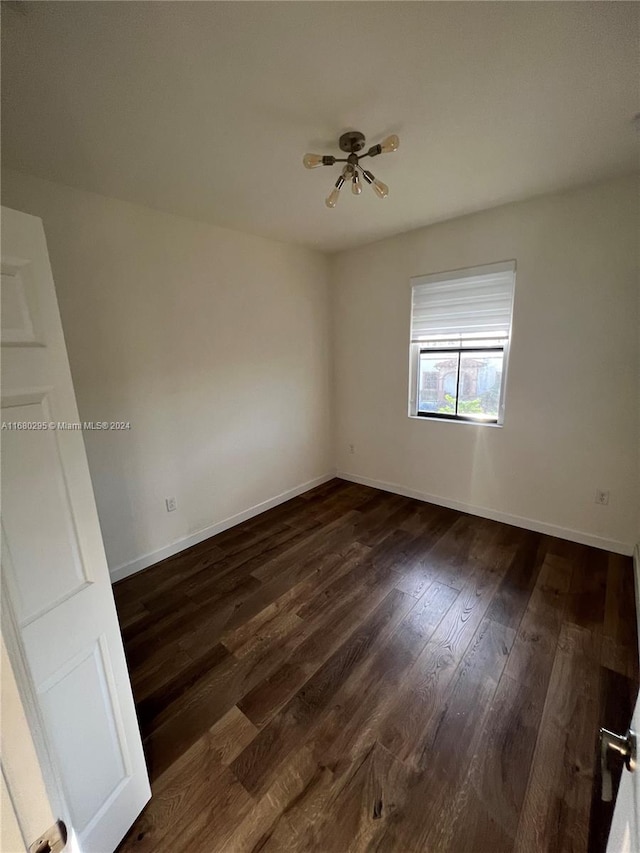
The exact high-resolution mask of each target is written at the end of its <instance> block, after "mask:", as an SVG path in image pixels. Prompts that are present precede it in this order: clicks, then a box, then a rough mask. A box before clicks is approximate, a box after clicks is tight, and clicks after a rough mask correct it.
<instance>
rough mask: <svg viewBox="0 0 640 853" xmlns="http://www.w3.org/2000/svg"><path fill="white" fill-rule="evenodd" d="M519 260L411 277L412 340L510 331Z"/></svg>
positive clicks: (486, 334) (507, 332) (474, 335)
mask: <svg viewBox="0 0 640 853" xmlns="http://www.w3.org/2000/svg"><path fill="white" fill-rule="evenodd" d="M514 279H515V261H507V262H505V263H500V264H493V265H491V266H484V267H476V268H474V269H469V270H457V271H455V272H450V273H442V274H436V275H427V276H418V277H416V278H412V279H411V288H412V298H411V340H412V342H413V343H420V341H425V340H429V339H433V338H443V339H444V338H458V337H469V336H473V337H480V336H486V337H491V336H497V335H505V334H506V335H508V334H509V331H510V328H511V309H512V305H513V284H514Z"/></svg>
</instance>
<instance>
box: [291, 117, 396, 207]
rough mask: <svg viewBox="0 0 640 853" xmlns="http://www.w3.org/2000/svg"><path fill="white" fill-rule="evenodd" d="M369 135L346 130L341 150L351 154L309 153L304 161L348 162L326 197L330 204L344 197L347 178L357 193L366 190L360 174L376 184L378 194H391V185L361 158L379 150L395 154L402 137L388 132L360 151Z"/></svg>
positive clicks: (322, 163)
mask: <svg viewBox="0 0 640 853" xmlns="http://www.w3.org/2000/svg"><path fill="white" fill-rule="evenodd" d="M365 141H366V140H365V137H364V134H363V133H360V131H359V130H350V131H348V132H347V133H343V134H342V136H341V137H340V139H339V140H338V145H339V147H340V150H341V151H344V152H346V153H347V154H348V157H334V156H333V155H332V154H305V155H304V157H303V158H302V162H303V164H304V166H305V168H307V169H315V168H316V167H317V166H333V165H334V164H335V163H346V164H347V165H346V166H345V167H344V169H343V170H342V174H341V175H340V177H339V178H338V180H337V181H336V183H335V186H334V187H333V189H332V190H331V192H330V193H329V195H328V196H327V198H326V199H325V204H326V205H327V207H331V208H333V207H335V206H336V204H337V203H338V198H339V197H340V190H341V189H342V187H343V185H344V183H345V181H348V180H350V181H351V192H352V193H353V194H354V195H360V193H361V192H362V183H361V181H360V175H362V177H363V178H364V180H365V181H366V182H367V184H369V186H371V187H373V189H374V191H375V193H376V195H377V196H378V197H379V198H387V196H388V195H389V187H388V186H387V185H386V184H383V183H382V181H379V180H378V179H377V178H376V177H375V175H373V174H372V173H371V172H370V171H369V170H368V169H364V168H363V167H362V165H361V164H360V160H362V159H363V158H364V157H377V156H378V154H391V153H393V152H394V151H397V150H398V146H399V145H400V140H399V138H398V137H397V136H396V134H395V133H393V134H391V136H387V137H386V139H383V140H382V142H380V143H379V144H378V145H372V146H371V148H369V150H368V151H366V152H365V153H364V154H358V151H362V149H363V148H364V146H365Z"/></svg>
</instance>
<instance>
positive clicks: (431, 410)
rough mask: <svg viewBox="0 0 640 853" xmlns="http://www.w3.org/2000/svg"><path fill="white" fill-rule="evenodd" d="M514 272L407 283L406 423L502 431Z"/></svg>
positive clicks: (503, 266) (463, 273) (475, 272)
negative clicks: (428, 421) (453, 423)
mask: <svg viewBox="0 0 640 853" xmlns="http://www.w3.org/2000/svg"><path fill="white" fill-rule="evenodd" d="M515 268H516V265H515V261H507V262H505V263H500V264H492V265H491V266H484V267H475V268H474V269H469V270H456V271H454V272H448V273H440V274H437V275H427V276H419V277H417V278H413V279H411V371H410V389H409V414H410V415H411V416H413V417H422V418H444V419H448V420H458V421H475V422H476V423H493V424H501V423H502V421H503V414H504V388H505V378H506V371H507V359H508V354H509V337H510V334H511V309H512V305H513V287H514V282H515Z"/></svg>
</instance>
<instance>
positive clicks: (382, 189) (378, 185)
mask: <svg viewBox="0 0 640 853" xmlns="http://www.w3.org/2000/svg"><path fill="white" fill-rule="evenodd" d="M373 189H374V190H375V193H376V195H377V196H378V197H379V198H386V197H387V196H388V195H389V187H388V186H387V185H386V184H383V183H382V181H379V180H378V179H377V178H376V179H375V180H374V182H373Z"/></svg>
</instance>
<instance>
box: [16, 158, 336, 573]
mask: <svg viewBox="0 0 640 853" xmlns="http://www.w3.org/2000/svg"><path fill="white" fill-rule="evenodd" d="M2 203H3V204H4V205H6V206H8V207H13V208H15V209H18V210H23V211H25V212H27V213H32V214H35V215H37V216H40V217H42V219H43V221H44V228H45V233H46V235H47V242H48V246H49V254H50V258H51V265H52V268H53V274H54V278H55V282H56V290H57V293H58V301H59V305H60V312H61V315H62V323H63V327H64V332H65V337H66V342H67V348H68V352H69V359H70V362H71V369H72V373H73V379H74V384H75V389H76V395H77V400H78V407H79V410H80V416H81V418H82V419H83V420H92V421H98V420H100V421H130V422H131V430H130V431H125V432H85V433H84V437H85V444H86V447H87V454H88V457H89V466H90V469H91V475H92V479H93V483H94V489H95V494H96V500H97V504H98V512H99V516H100V523H101V526H102V532H103V536H104V542H105V547H106V552H107V558H108V561H109V566H110V568H111V571H112V574H114V573H115V576H120V575H122V574H123V573H124V572H125V571H128V570H130V569H131V568H136V569H137V568H140V567H142V566H143V565H148V564H151V563H153V562H155V561H156V560H157V559H159V558H160V557H162V556H166V555H167V554H168V553H169V552H173V551H175V550H178V549H179V548H180V547H183V546H184V545H186V544H189V542H190V541H191V540H190V539H187V540H186V541H185V537H190V536H191V535H192V534H197V533H198V532H199V531H202V530H203V529H207V528H211V526H213V530H209V531H208V533H209V534H210V533H213V532H216V530H217V529H218V526H219V525H221V524H222V523H223V522H225V520H226V519H229V518H230V517H232V516H235V515H236V514H238V513H245V512H247V511H251V508H254V507H256V505H258V504H261V503H262V502H264V501H270V500H271V499H273V498H275V497H277V496H279V495H282V493H287V492H289V491H290V490H295V489H297V488H299V487H301V486H306V487H308V484H309V483H310V482H311V484H313V482H314V481H316V480H317V479H318V478H323V477H326V476H327V475H328V474H329V473H330V471H331V467H332V460H331V446H330V445H331V441H330V389H329V372H330V351H329V350H330V332H329V293H328V281H327V273H328V269H327V267H328V264H327V259H326V258H325V257H324V256H323V255H321V254H319V253H317V252H313V251H311V250H306V249H302V248H296V247H293V246H288V245H285V244H281V243H277V242H274V241H270V240H266V239H263V238H261V237H254V236H249V235H246V234H241V233H238V232H234V231H230V230H226V229H222V228H216V227H213V226H210V225H205V224H202V223H199V222H195V221H191V220H188V219H184V218H180V217H176V216H170V215H167V214H163V213H159V212H156V211H153V210H149V209H147V208H143V207H139V206H136V205H132V204H128V203H125V202H121V201H116V200H114V199H108V198H105V197H103V196H99V195H94V194H91V193H86V192H82V191H78V190H73V189H70V188H67V187H63V186H61V185H57V184H53V183H49V182H46V181H42V180H40V179H37V178H33V177H30V176H26V175H21V174H19V173H16V172H11V171H5V172H3V186H2ZM170 495H175V496H176V497H177V500H178V509H177V511H176V512H173V513H167V512H166V509H165V504H164V498H165V496H170ZM238 520H239V519H238ZM196 538H202V535H201V536H200V537H196ZM172 543H178V544H177V545H175V544H174V545H173V547H172ZM157 552H159V553H157ZM148 555H151V556H148ZM131 564H132V565H131ZM122 567H124V568H122Z"/></svg>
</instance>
